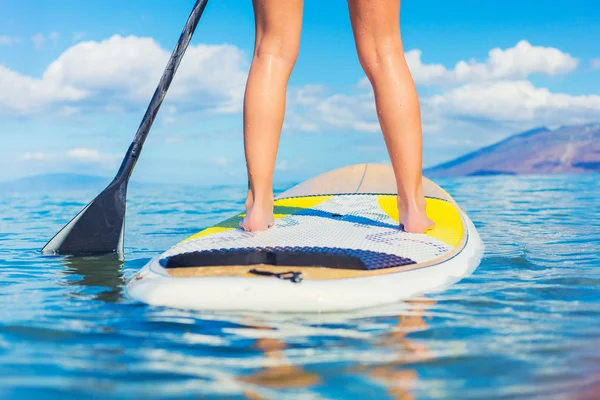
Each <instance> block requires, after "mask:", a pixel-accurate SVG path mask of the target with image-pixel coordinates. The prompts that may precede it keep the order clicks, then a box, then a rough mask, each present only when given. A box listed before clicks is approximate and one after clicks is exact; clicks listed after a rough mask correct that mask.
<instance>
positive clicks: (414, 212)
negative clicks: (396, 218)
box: [398, 203, 435, 233]
mask: <svg viewBox="0 0 600 400" xmlns="http://www.w3.org/2000/svg"><path fill="white" fill-rule="evenodd" d="M423 204H424V203H423ZM398 212H399V215H400V227H401V228H402V230H404V232H407V233H425V232H427V231H428V230H430V229H433V227H434V225H435V223H434V222H433V221H432V220H430V219H429V218H428V217H427V213H426V212H425V206H424V205H423V206H422V207H408V208H406V209H404V207H402V206H400V205H398Z"/></svg>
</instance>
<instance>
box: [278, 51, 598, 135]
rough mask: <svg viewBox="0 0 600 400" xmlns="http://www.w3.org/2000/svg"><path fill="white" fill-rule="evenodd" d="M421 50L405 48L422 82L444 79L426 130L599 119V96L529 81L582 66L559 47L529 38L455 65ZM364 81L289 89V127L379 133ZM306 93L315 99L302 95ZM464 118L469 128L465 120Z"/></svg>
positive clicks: (426, 114)
mask: <svg viewBox="0 0 600 400" xmlns="http://www.w3.org/2000/svg"><path fill="white" fill-rule="evenodd" d="M421 55H422V54H421V51H420V50H410V51H408V52H406V54H405V56H406V59H407V63H408V64H409V68H410V69H411V73H412V76H413V78H414V80H415V82H416V83H417V85H436V86H439V87H438V92H439V94H436V95H422V96H421V97H420V101H421V108H422V113H421V117H422V121H423V131H424V132H425V133H426V134H427V133H429V134H431V133H435V132H446V131H448V130H449V129H450V130H452V129H451V127H452V126H455V127H456V126H458V122H457V121H464V122H467V123H469V124H471V126H475V125H477V124H479V125H485V124H489V123H494V124H496V125H498V126H500V127H501V126H502V125H503V124H504V125H505V126H507V127H510V129H521V128H528V127H530V126H532V125H549V126H553V125H557V124H572V123H585V122H592V121H595V120H598V115H600V96H598V95H589V96H573V95H569V94H566V93H552V92H550V91H549V90H548V89H546V88H537V87H535V86H534V85H533V84H532V83H531V82H530V81H528V80H525V78H526V77H528V76H529V75H531V74H536V73H537V74H545V75H549V76H552V75H557V74H564V73H568V72H572V71H573V70H575V69H576V68H577V65H578V60H577V59H576V58H574V57H572V56H571V55H569V54H567V53H564V52H562V51H560V50H558V49H555V48H550V47H540V46H532V45H531V44H530V43H529V42H527V41H521V42H519V43H517V44H516V45H515V46H514V47H511V48H508V49H505V50H502V49H499V48H496V49H493V50H491V51H490V52H489V57H488V59H487V60H486V61H485V62H484V63H478V62H476V61H469V62H466V61H460V62H458V63H457V64H456V67H455V68H454V69H452V70H448V69H446V68H445V67H444V66H443V65H441V64H425V63H423V62H422V60H421ZM357 88H358V89H359V90H361V91H359V93H357V94H352V95H346V94H329V95H328V94H327V93H326V90H325V88H323V87H319V88H318V90H316V89H315V88H314V87H308V86H307V87H305V88H303V89H300V90H297V91H296V92H294V93H293V94H292V95H291V96H289V99H290V102H291V103H292V105H293V106H294V107H293V108H292V109H291V110H290V113H289V114H291V115H290V117H289V118H288V120H289V123H287V125H286V127H287V128H289V129H295V130H299V131H323V130H340V131H343V130H354V131H369V132H371V131H373V132H375V131H377V132H378V131H379V130H380V128H379V124H378V121H377V119H376V114H375V107H374V101H373V97H372V95H371V90H370V84H369V82H368V81H367V80H366V78H363V79H362V80H361V81H359V83H358V85H357ZM367 89H368V90H367ZM305 93H308V94H310V95H304V94H305ZM300 95H304V96H300ZM299 97H300V98H306V99H307V100H304V101H298V98H299ZM298 105H303V106H304V107H298ZM460 125H461V128H464V124H463V123H461V124H460ZM474 130H475V129H474Z"/></svg>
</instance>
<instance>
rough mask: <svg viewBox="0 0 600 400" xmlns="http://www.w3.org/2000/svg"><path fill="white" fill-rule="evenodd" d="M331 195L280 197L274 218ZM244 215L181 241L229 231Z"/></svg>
mask: <svg viewBox="0 0 600 400" xmlns="http://www.w3.org/2000/svg"><path fill="white" fill-rule="evenodd" d="M332 197H333V196H331V195H329V196H306V197H292V198H288V199H280V200H276V201H275V204H274V209H273V211H274V215H273V217H274V218H275V220H278V219H281V218H284V217H287V216H288V215H292V214H296V213H298V212H300V211H302V210H306V209H310V208H313V207H315V206H318V205H319V204H321V203H324V202H326V201H327V200H329V199H331V198H332ZM245 216H246V213H241V214H238V215H236V216H235V217H231V218H229V219H227V220H225V221H222V222H219V223H218V224H216V225H214V226H211V227H210V228H206V229H204V230H202V231H200V232H198V233H196V234H195V235H192V236H190V237H189V238H187V239H184V240H182V241H181V242H182V243H183V242H187V241H190V240H194V239H197V238H200V237H203V236H209V235H213V234H215V233H220V232H225V231H231V230H234V229H236V228H237V227H238V226H239V224H240V222H241V221H242V219H244V217H245Z"/></svg>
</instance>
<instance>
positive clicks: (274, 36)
mask: <svg viewBox="0 0 600 400" xmlns="http://www.w3.org/2000/svg"><path fill="white" fill-rule="evenodd" d="M252 4H253V6H254V20H255V24H256V42H255V46H254V55H255V56H257V55H259V54H260V53H269V54H275V55H280V56H283V57H285V58H289V57H292V58H295V57H296V55H297V53H298V48H299V46H300V32H301V30H302V11H303V6H304V1H303V0H253V1H252Z"/></svg>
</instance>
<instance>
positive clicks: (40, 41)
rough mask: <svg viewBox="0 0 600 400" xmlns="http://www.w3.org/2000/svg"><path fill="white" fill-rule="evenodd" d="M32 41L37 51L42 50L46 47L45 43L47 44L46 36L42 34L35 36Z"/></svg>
mask: <svg viewBox="0 0 600 400" xmlns="http://www.w3.org/2000/svg"><path fill="white" fill-rule="evenodd" d="M31 40H32V41H33V46H34V47H35V49H36V50H40V49H41V48H42V47H44V43H45V42H46V39H45V38H44V35H42V34H41V33H38V34H36V35H33V36H32V38H31Z"/></svg>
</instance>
